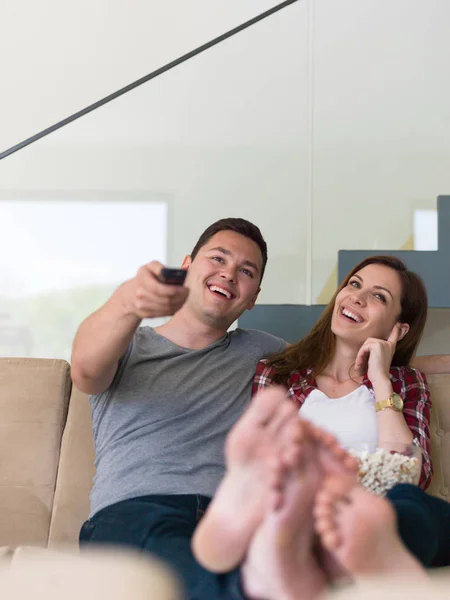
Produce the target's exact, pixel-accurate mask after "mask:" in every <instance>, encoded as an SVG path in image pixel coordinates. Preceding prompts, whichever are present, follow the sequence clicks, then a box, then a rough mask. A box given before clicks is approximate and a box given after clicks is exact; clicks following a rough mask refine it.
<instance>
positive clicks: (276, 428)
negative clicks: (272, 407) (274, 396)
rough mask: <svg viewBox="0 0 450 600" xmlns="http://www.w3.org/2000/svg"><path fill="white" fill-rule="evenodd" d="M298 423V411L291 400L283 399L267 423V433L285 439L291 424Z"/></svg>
mask: <svg viewBox="0 0 450 600" xmlns="http://www.w3.org/2000/svg"><path fill="white" fill-rule="evenodd" d="M297 421H298V417H297V409H296V407H295V405H294V403H293V402H292V401H291V400H288V399H286V397H284V398H283V400H282V402H279V403H278V408H277V410H276V411H275V413H274V414H273V415H272V417H271V418H270V420H269V421H268V422H267V431H268V433H269V434H270V435H272V436H274V437H275V436H282V440H283V439H284V437H285V432H287V431H289V429H290V427H291V423H296V422H297Z"/></svg>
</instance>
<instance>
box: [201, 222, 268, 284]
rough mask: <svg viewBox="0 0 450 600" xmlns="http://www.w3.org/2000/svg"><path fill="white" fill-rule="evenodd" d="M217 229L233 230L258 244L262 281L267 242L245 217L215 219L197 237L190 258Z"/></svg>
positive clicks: (217, 231)
mask: <svg viewBox="0 0 450 600" xmlns="http://www.w3.org/2000/svg"><path fill="white" fill-rule="evenodd" d="M219 231H234V232H235V233H239V234H240V235H243V236H245V237H246V238H248V239H249V240H252V241H253V242H255V244H258V247H259V249H260V250H261V256H262V269H261V281H262V278H263V275H264V271H265V269H266V263H267V244H266V242H265V240H264V238H263V236H262V233H261V231H260V229H259V227H257V226H256V225H254V224H253V223H250V221H247V220H246V219H237V218H233V217H229V218H227V219H220V220H219V221H216V222H215V223H213V224H212V225H210V226H209V227H208V228H207V229H205V231H204V232H203V233H202V235H201V236H200V237H199V238H198V241H197V243H196V244H195V246H194V249H193V250H192V252H191V258H192V260H194V258H195V257H196V256H197V254H198V251H199V250H200V248H202V247H203V246H204V245H205V244H207V243H208V242H209V240H210V239H211V238H212V237H213V236H214V235H216V233H219Z"/></svg>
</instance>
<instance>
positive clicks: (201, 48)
mask: <svg viewBox="0 0 450 600" xmlns="http://www.w3.org/2000/svg"><path fill="white" fill-rule="evenodd" d="M295 2H298V0H286V1H285V2H281V4H277V5H276V6H274V7H272V8H270V9H268V10H266V11H265V12H263V13H261V14H259V15H257V16H256V17H253V18H252V19H249V20H248V21H246V22H245V23H242V25H238V26H237V27H234V29H231V30H230V31H227V32H226V33H223V34H222V35H219V36H218V37H216V38H214V39H213V40H211V41H210V42H207V43H206V44H203V45H202V46H199V47H198V48H195V50H191V51H190V52H188V53H187V54H183V56H180V57H179V58H177V59H176V60H172V61H171V62H169V63H167V64H166V65H164V66H163V67H160V68H159V69H156V71H152V72H151V73H149V74H148V75H145V77H141V78H140V79H137V80H136V81H133V83H130V84H128V85H126V86H125V87H123V88H121V89H120V90H117V91H116V92H114V93H112V94H109V96H106V97H105V98H102V99H101V100H98V101H97V102H94V103H93V104H90V105H89V106H87V107H86V108H83V109H82V110H79V111H78V112H76V113H74V114H73V115H70V116H69V117H66V118H65V119H62V121H58V123H55V124H54V125H51V126H50V127H47V128H46V129H43V130H42V131H40V132H39V133H36V134H35V135H32V136H31V137H29V138H27V139H26V140H23V141H22V142H19V143H18V144H15V145H14V146H11V148H8V149H7V150H4V151H3V152H1V153H0V160H2V159H3V158H6V157H7V156H9V155H10V154H14V152H17V151H18V150H22V148H25V147H26V146H29V145H30V144H32V143H33V142H37V141H38V140H40V139H41V138H43V137H45V136H46V135H49V134H50V133H53V132H54V131H57V130H58V129H61V127H64V126H65V125H68V124H69V123H72V122H73V121H76V120H77V119H79V118H80V117H84V115H87V114H88V113H90V112H92V111H93V110H96V109H97V108H100V107H101V106H103V105H104V104H107V103H108V102H111V101H112V100H115V99H116V98H119V96H123V94H126V93H127V92H130V91H131V90H134V89H135V88H137V87H139V86H140V85H142V84H144V83H147V81H150V80H151V79H155V77H159V76H160V75H162V74H163V73H166V72H167V71H170V69H173V68H174V67H177V66H178V65H181V64H182V63H184V62H186V61H187V60H190V59H191V58H194V56H197V55H199V54H201V53H202V52H205V50H209V48H212V47H213V46H216V45H217V44H220V43H221V42H224V41H225V40H227V39H228V38H230V37H232V36H233V35H236V34H238V33H240V32H241V31H244V29H248V28H249V27H251V26H252V25H255V24H256V23H259V21H262V20H263V19H267V17H270V16H271V15H273V14H275V13H276V12H278V11H280V10H282V9H283V8H286V7H287V6H289V5H290V4H294V3H295Z"/></svg>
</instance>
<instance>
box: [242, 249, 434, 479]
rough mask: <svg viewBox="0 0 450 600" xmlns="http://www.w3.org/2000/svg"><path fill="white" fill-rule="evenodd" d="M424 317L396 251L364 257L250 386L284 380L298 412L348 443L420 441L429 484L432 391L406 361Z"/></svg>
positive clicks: (422, 294)
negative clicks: (307, 327) (306, 328)
mask: <svg viewBox="0 0 450 600" xmlns="http://www.w3.org/2000/svg"><path fill="white" fill-rule="evenodd" d="M426 318H427V295H426V291H425V287H424V285H423V283H422V281H421V279H420V278H419V277H418V276H417V275H416V274H415V273H412V272H411V271H408V270H407V269H406V267H405V265H404V263H403V262H402V261H400V260H399V259H397V258H395V257H388V256H374V257H371V258H367V259H366V260H364V261H363V262H361V263H360V264H359V265H357V266H356V267H355V268H354V269H353V270H352V271H351V272H350V273H349V275H347V277H346V278H345V279H344V281H343V283H342V284H341V286H340V288H339V289H338V291H337V292H336V294H335V296H334V298H333V299H332V300H331V302H330V303H329V305H328V306H327V308H326V309H325V311H324V312H323V313H322V315H321V317H320V318H319V320H318V322H317V323H316V325H315V326H314V328H313V329H312V331H311V332H310V334H309V335H307V336H306V337H305V338H304V339H303V340H300V342H298V343H297V344H295V345H293V346H290V347H289V348H288V349H287V350H285V351H284V352H283V353H282V354H278V355H276V356H273V357H272V358H270V359H269V360H265V361H261V362H260V364H259V365H258V367H257V372H256V376H255V383H254V387H253V391H254V393H256V392H257V391H259V390H260V389H262V388H265V387H268V386H269V385H271V384H272V383H282V384H283V385H285V386H286V387H287V388H288V390H289V396H290V397H291V398H292V399H293V400H295V401H296V402H297V403H298V404H299V407H300V411H299V412H300V414H301V416H302V417H304V418H306V419H308V420H310V421H312V422H313V423H315V424H317V425H319V426H321V427H322V428H324V429H327V430H329V431H331V432H332V433H334V434H335V435H336V436H337V438H338V439H339V440H340V441H341V443H342V445H344V446H345V447H347V448H352V449H356V450H357V449H359V448H361V447H363V446H368V447H369V449H370V450H374V449H375V448H376V447H377V446H386V447H389V445H391V444H394V443H396V444H401V443H404V444H410V443H415V444H417V445H418V446H419V447H420V448H421V450H422V458H423V460H422V472H421V478H420V486H421V487H423V488H426V487H427V486H428V484H429V482H430V480H431V475H432V463H431V456H430V433H429V421H430V407H431V402H430V395H429V391H428V387H427V384H426V380H425V377H424V375H422V374H421V373H420V372H419V371H417V370H416V369H413V368H412V367H409V366H407V365H409V363H410V361H411V359H412V358H413V356H414V353H415V351H416V349H417V346H418V344H419V341H420V338H421V336H422V333H423V330H424V327H425V322H426Z"/></svg>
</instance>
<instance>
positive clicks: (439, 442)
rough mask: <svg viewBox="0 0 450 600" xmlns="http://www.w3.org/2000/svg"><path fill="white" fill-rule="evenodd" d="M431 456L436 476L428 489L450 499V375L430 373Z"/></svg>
mask: <svg viewBox="0 0 450 600" xmlns="http://www.w3.org/2000/svg"><path fill="white" fill-rule="evenodd" d="M427 379H428V383H429V386H430V393H431V402H432V409H431V456H432V459H433V467H434V476H433V479H432V482H431V485H430V487H429V488H428V491H429V492H430V494H433V496H437V497H438V498H443V499H444V500H447V501H450V375H429V376H428V377H427Z"/></svg>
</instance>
